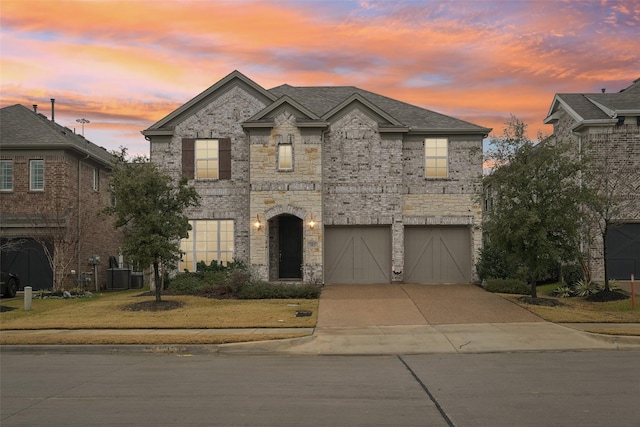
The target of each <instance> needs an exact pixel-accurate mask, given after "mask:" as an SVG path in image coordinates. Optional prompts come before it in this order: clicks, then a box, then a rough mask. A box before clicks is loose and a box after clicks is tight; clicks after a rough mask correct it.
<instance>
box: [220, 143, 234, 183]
mask: <svg viewBox="0 0 640 427" xmlns="http://www.w3.org/2000/svg"><path fill="white" fill-rule="evenodd" d="M218 141H219V142H218V144H219V145H218V151H219V157H218V159H219V160H218V161H219V167H220V179H231V138H220V139H219V140H218Z"/></svg>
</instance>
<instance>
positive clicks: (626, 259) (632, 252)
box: [607, 224, 640, 280]
mask: <svg viewBox="0 0 640 427" xmlns="http://www.w3.org/2000/svg"><path fill="white" fill-rule="evenodd" d="M607 243H608V245H607V249H608V252H609V254H608V260H607V273H608V274H609V278H610V279H617V280H629V279H630V278H631V274H632V273H633V274H634V275H635V277H640V224H620V225H615V226H613V227H611V230H610V231H609V233H608V235H607Z"/></svg>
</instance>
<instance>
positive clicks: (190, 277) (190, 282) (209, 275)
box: [167, 263, 321, 299]
mask: <svg viewBox="0 0 640 427" xmlns="http://www.w3.org/2000/svg"><path fill="white" fill-rule="evenodd" d="M200 267H203V268H202V270H200ZM198 269H199V270H198V271H197V272H188V271H187V272H184V273H178V274H176V276H175V277H173V278H171V279H170V280H169V283H168V284H167V289H168V290H169V291H173V292H176V293H181V294H188V295H202V296H207V297H213V298H238V299H276V298H281V299H289V298H302V299H315V298H318V297H319V296H320V290H321V288H320V287H319V286H317V285H297V284H278V283H268V282H263V281H254V280H252V278H251V274H250V273H249V271H248V270H247V269H246V268H245V267H244V265H241V264H240V265H239V264H237V263H236V264H232V265H229V266H226V267H222V266H219V265H212V266H211V267H209V268H208V266H206V265H205V264H204V263H203V264H202V266H201V265H200V264H198Z"/></svg>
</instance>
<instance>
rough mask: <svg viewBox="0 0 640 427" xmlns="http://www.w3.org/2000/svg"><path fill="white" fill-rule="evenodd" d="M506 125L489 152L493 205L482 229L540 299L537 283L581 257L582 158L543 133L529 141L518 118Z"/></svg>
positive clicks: (524, 128)
mask: <svg viewBox="0 0 640 427" xmlns="http://www.w3.org/2000/svg"><path fill="white" fill-rule="evenodd" d="M506 125H507V127H506V128H505V130H504V134H503V136H502V137H500V138H494V139H493V140H492V144H493V146H494V147H495V148H494V149H493V150H492V151H490V153H489V155H490V156H489V160H490V161H492V163H493V169H492V171H491V173H490V174H489V175H488V176H486V177H485V178H484V181H485V182H484V184H485V188H487V189H488V190H487V191H490V192H491V198H492V200H493V204H492V206H491V210H490V212H488V214H487V215H486V218H485V222H484V225H483V228H484V233H485V236H486V239H487V240H488V241H489V244H490V245H491V246H492V250H493V251H495V252H498V253H504V254H506V256H507V259H508V261H509V262H512V263H516V265H518V266H520V267H521V269H522V274H523V276H524V277H525V278H526V280H527V283H528V284H529V285H530V288H531V297H533V298H536V297H537V291H536V285H537V282H538V281H539V280H540V279H541V278H543V277H544V276H545V275H546V274H547V273H548V272H549V271H550V270H551V269H553V268H555V267H558V266H559V265H561V264H562V263H564V262H569V261H574V260H575V259H576V257H577V251H578V247H579V236H580V234H579V230H580V223H581V221H580V217H581V209H580V203H581V201H582V197H583V190H582V188H581V186H580V183H579V181H578V176H579V171H580V161H579V159H577V158H575V157H572V156H570V155H569V154H568V153H569V149H570V147H569V146H568V144H564V143H560V142H556V143H554V142H552V141H551V140H550V139H549V138H543V137H542V136H541V135H539V140H540V142H539V143H538V142H535V141H532V140H530V139H529V138H528V137H527V135H526V129H527V125H526V124H525V123H523V122H521V121H519V120H518V119H517V118H515V117H512V118H511V120H510V121H509V122H507V123H506Z"/></svg>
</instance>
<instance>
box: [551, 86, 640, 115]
mask: <svg viewBox="0 0 640 427" xmlns="http://www.w3.org/2000/svg"><path fill="white" fill-rule="evenodd" d="M556 99H558V100H560V101H562V102H564V103H565V104H566V105H567V106H568V107H569V108H571V109H572V110H573V111H574V112H575V113H576V114H578V115H579V116H580V117H576V120H605V119H610V118H612V117H616V116H618V115H621V116H624V115H625V113H628V112H638V113H640V79H637V80H635V81H634V83H633V84H632V85H631V86H629V87H628V88H625V89H623V90H621V91H620V92H613V93H559V94H557V95H556ZM555 104H556V103H555V102H554V105H553V106H552V112H551V113H553V112H554V111H555V109H556V108H557V105H555Z"/></svg>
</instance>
